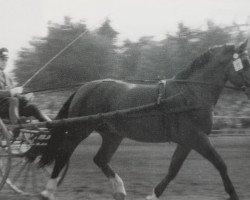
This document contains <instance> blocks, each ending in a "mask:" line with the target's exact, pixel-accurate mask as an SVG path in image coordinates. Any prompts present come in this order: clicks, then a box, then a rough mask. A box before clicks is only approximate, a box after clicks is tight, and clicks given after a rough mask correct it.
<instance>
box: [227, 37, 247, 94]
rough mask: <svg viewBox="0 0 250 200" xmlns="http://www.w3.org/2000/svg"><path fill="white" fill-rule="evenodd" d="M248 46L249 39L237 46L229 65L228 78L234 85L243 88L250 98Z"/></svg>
mask: <svg viewBox="0 0 250 200" xmlns="http://www.w3.org/2000/svg"><path fill="white" fill-rule="evenodd" d="M246 48H247V40H246V41H245V42H243V43H242V44H240V45H239V46H238V47H235V50H234V52H233V56H232V61H231V62H230V63H229V66H228V79H229V81H230V82H231V83H232V84H233V85H235V86H236V87H238V88H241V89H243V90H244V91H245V93H246V95H247V97H248V98H250V60H249V57H248V52H247V50H246Z"/></svg>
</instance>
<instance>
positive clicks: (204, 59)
mask: <svg viewBox="0 0 250 200" xmlns="http://www.w3.org/2000/svg"><path fill="white" fill-rule="evenodd" d="M214 48H216V47H213V48H210V49H209V50H208V51H206V52H205V53H203V54H201V55H200V56H198V57H197V58H195V59H194V60H193V61H192V62H191V64H190V65H189V66H188V67H187V68H186V69H184V70H182V71H181V72H179V73H178V74H177V75H176V76H175V77H176V78H178V79H186V78H188V77H189V76H190V75H191V74H193V72H194V71H196V70H197V69H200V68H202V67H203V66H205V65H206V64H207V63H209V61H210V58H211V52H212V50H213V49H214Z"/></svg>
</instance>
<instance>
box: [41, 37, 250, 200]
mask: <svg viewBox="0 0 250 200" xmlns="http://www.w3.org/2000/svg"><path fill="white" fill-rule="evenodd" d="M246 46H247V41H246V42H244V43H242V44H240V45H239V46H235V45H232V44H227V45H222V46H215V47H213V48H211V49H209V50H208V51H207V52H205V53H204V54H202V55H201V56H199V57H197V58H196V59H195V60H194V61H193V62H192V63H191V64H190V65H189V66H188V67H187V68H186V69H185V70H183V71H181V72H180V73H178V74H177V75H176V76H175V77H174V78H173V79H171V80H168V81H166V82H165V83H163V84H132V83H127V82H123V81H118V80H110V79H107V80H98V81H93V82H89V83H86V84H85V85H84V86H82V87H81V88H80V89H79V90H78V91H77V92H76V93H75V94H73V95H72V96H71V97H70V98H69V99H68V101H67V102H66V103H65V104H64V106H63V107H62V109H61V110H60V111H59V114H58V116H57V119H63V118H70V117H78V116H87V115H92V114H96V113H105V112H111V111H115V110H122V109H127V108H131V107H137V106H142V105H145V104H150V103H153V102H157V101H158V104H156V106H154V107H151V108H148V109H145V110H140V111H138V112H135V113H132V114H128V115H124V116H122V115H119V116H118V115H117V116H114V117H113V118H107V119H105V118H100V120H97V121H87V122H83V123H82V124H77V125H75V126H72V125H70V126H67V125H65V126H61V127H54V128H52V130H51V133H52V137H51V139H50V141H49V144H48V146H47V147H46V150H45V151H44V153H43V155H42V158H41V160H40V165H41V166H43V165H47V164H50V163H51V162H53V161H55V166H54V170H53V172H52V175H51V179H50V180H49V182H48V184H47V185H46V189H45V190H44V191H43V192H42V193H41V195H42V196H43V197H45V198H46V199H53V198H54V193H55V191H56V186H57V178H58V176H59V172H60V171H61V170H62V168H63V167H64V165H65V163H66V162H67V161H68V160H69V158H70V156H71V154H72V153H73V151H74V149H75V148H76V147H77V145H78V144H79V143H80V142H81V141H82V140H84V139H85V138H87V137H88V136H89V135H90V134H91V132H93V131H96V132H98V133H99V134H100V135H101V136H102V139H103V141H102V145H101V147H100V149H99V151H98V153H97V155H96V156H95V157H94V162H95V163H96V164H97V166H98V167H99V168H100V169H101V170H102V171H103V173H104V174H105V175H106V176H107V177H108V178H109V180H110V182H111V184H112V187H113V190H114V191H113V193H114V199H116V200H123V199H125V195H126V191H125V188H124V184H123V182H122V179H121V178H120V177H119V176H118V174H117V173H115V172H114V171H113V170H112V168H111V166H110V165H109V162H110V160H111V157H112V156H113V154H114V153H115V152H116V150H117V148H118V146H119V145H120V143H121V142H122V140H123V138H129V139H132V140H136V141H141V142H152V143H160V142H169V141H171V142H174V143H177V148H176V150H175V152H174V155H173V157H172V160H171V164H170V167H169V171H168V174H167V175H166V177H164V178H163V180H162V181H161V182H160V183H159V184H158V185H157V186H156V187H155V188H154V190H153V194H152V195H150V196H148V197H146V199H148V200H157V199H158V198H159V197H160V196H161V194H162V193H163V191H164V190H165V188H166V187H167V186H168V184H169V183H170V181H171V180H173V179H174V178H175V176H176V175H177V173H178V171H179V170H180V168H181V166H182V164H183V162H184V160H185V159H186V158H187V156H188V154H189V153H190V151H191V150H195V151H197V152H198V153H199V154H201V155H202V156H203V157H204V158H206V159H207V160H209V161H210V162H211V163H212V164H213V165H214V167H215V168H216V169H217V170H218V171H219V173H220V175H221V178H222V181H223V184H224V187H225V190H226V192H227V193H228V195H229V196H230V199H231V200H238V199H239V198H238V196H237V194H236V192H235V189H234V186H233V184H232V182H231V180H230V178H229V176H228V173H227V167H226V164H225V163H224V161H223V159H222V158H221V156H220V155H219V154H218V153H217V152H216V150H215V149H214V147H213V146H212V145H211V143H210V142H209V139H208V134H209V133H210V132H211V129H212V109H213V107H214V106H215V104H216V102H217V100H218V98H219V95H220V93H221V91H222V90H223V87H225V84H226V82H227V81H228V80H229V81H230V82H231V83H232V84H233V85H234V86H236V88H239V89H241V88H242V87H245V88H248V87H249V86H250V64H249V59H248V56H247V52H246ZM169 97H170V98H169ZM167 98H169V101H167V102H165V101H164V99H167Z"/></svg>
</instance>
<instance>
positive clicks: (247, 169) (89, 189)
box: [0, 136, 250, 200]
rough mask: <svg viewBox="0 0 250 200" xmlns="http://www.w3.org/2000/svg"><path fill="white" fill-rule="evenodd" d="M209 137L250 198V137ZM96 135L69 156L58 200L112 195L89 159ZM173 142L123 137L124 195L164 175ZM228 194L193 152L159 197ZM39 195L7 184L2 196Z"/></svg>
mask: <svg viewBox="0 0 250 200" xmlns="http://www.w3.org/2000/svg"><path fill="white" fill-rule="evenodd" d="M211 141H212V142H213V143H214V145H215V146H216V148H217V150H218V151H219V153H220V154H221V155H222V157H223V158H224V160H225V162H226V163H227V165H228V171H229V175H230V177H231V179H232V181H233V183H234V185H235V188H236V191H237V192H238V194H239V196H240V199H241V200H249V199H250V189H249V188H250V136H239V137H236V136H233V137H231V136H222V137H212V138H211ZM99 143H100V139H99V138H97V137H96V136H92V137H90V138H89V139H88V140H86V141H85V142H84V143H83V144H82V145H80V146H79V148H78V149H77V151H76V152H75V154H74V155H73V157H72V161H71V166H70V170H69V172H68V174H67V177H66V180H65V182H64V183H63V185H62V186H61V187H60V189H59V191H58V193H57V196H58V199H59V200H79V199H82V200H111V199H112V194H111V188H110V185H109V182H108V181H107V179H106V178H105V177H104V175H103V174H102V173H101V171H100V170H99V169H98V168H97V167H96V166H95V165H94V164H93V162H92V158H93V156H94V154H95V152H96V151H97V149H98V146H99V145H98V144H99ZM174 148H175V144H157V145H156V144H142V143H135V142H132V141H124V143H123V144H122V145H121V147H120V149H119V151H118V152H117V153H116V154H115V156H114V158H113V160H112V166H113V168H114V169H115V170H116V171H117V172H118V173H119V175H120V176H121V177H122V178H123V180H124V182H125V186H126V189H127V193H128V196H127V200H143V199H144V197H145V196H147V195H148V194H150V193H151V191H152V188H153V187H154V186H155V185H156V184H157V183H158V182H159V181H160V180H161V179H162V178H163V176H164V175H165V174H166V172H167V169H168V166H169V163H170V162H169V161H170V159H171V155H172V153H173V150H174ZM227 197H228V196H227V194H225V192H224V188H223V185H222V182H221V179H220V177H219V175H218V172H217V171H216V170H215V169H214V168H213V166H212V165H211V164H210V163H209V162H208V161H206V160H204V159H203V158H202V157H201V156H200V155H198V154H197V153H195V152H192V153H191V154H190V155H189V157H188V159H187V161H186V162H185V164H184V166H183V168H182V170H181V171H180V173H179V175H178V177H177V178H176V179H175V180H174V181H173V182H172V184H170V186H169V187H168V189H167V190H166V191H165V193H164V195H163V196H162V197H161V199H168V200H225V199H226V198H227ZM4 199H8V200H31V199H32V200H37V199H38V198H37V197H32V198H31V197H20V196H16V195H15V194H14V193H13V192H12V191H10V190H8V189H7V188H5V189H4V190H3V191H1V193H0V200H4Z"/></svg>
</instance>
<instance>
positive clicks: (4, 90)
mask: <svg viewBox="0 0 250 200" xmlns="http://www.w3.org/2000/svg"><path fill="white" fill-rule="evenodd" d="M8 53H9V51H8V49H7V48H0V117H1V118H7V119H10V121H11V123H12V124H16V123H17V122H18V121H19V118H20V117H19V115H20V116H25V117H30V116H33V117H35V118H36V119H38V120H39V121H50V119H49V118H48V117H47V116H46V115H44V114H43V113H41V112H40V110H39V109H38V108H37V106H36V105H34V104H31V103H30V102H29V101H28V99H27V98H26V97H25V96H24V95H21V94H22V92H23V88H22V87H14V84H13V81H12V80H11V79H10V78H9V77H8V76H7V75H6V74H5V72H4V69H5V68H6V65H7V61H8Z"/></svg>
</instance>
